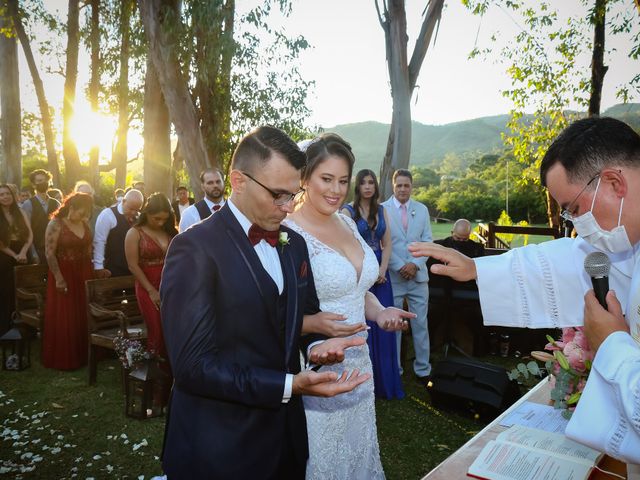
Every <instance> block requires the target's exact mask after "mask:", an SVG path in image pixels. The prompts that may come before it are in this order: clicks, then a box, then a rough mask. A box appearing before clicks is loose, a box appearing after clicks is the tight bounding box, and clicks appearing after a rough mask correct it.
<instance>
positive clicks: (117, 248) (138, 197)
mask: <svg viewBox="0 0 640 480" xmlns="http://www.w3.org/2000/svg"><path fill="white" fill-rule="evenodd" d="M143 202H144V198H143V196H142V193H140V192H139V191H138V190H129V191H128V192H127V193H126V194H125V196H124V198H123V199H122V203H119V204H118V205H115V206H113V207H111V208H105V209H104V210H103V211H102V212H100V215H98V219H97V220H96V233H95V238H94V239H93V268H94V269H95V271H96V277H97V278H107V277H122V276H124V275H131V272H129V267H128V266H127V258H126V256H125V253H124V239H125V237H126V235H127V231H128V230H129V228H131V226H132V225H133V223H134V222H135V221H136V219H137V217H138V213H139V212H140V209H141V208H142V203H143Z"/></svg>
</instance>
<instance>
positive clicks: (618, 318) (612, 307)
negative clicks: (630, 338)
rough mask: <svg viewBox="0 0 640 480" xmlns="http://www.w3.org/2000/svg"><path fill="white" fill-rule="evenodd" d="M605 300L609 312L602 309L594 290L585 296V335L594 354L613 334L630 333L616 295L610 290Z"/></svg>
mask: <svg viewBox="0 0 640 480" xmlns="http://www.w3.org/2000/svg"><path fill="white" fill-rule="evenodd" d="M605 299H606V301H607V309H608V310H605V309H604V308H602V305H600V302H598V299H597V298H596V296H595V294H594V293H593V290H589V291H588V292H587V293H586V295H585V296H584V334H585V335H586V337H587V341H588V342H589V347H591V350H592V351H593V353H594V354H595V352H597V351H598V348H600V345H601V344H602V342H604V341H605V340H606V338H607V337H608V336H609V335H611V334H612V333H614V332H629V326H628V325H627V322H625V321H624V316H623V314H622V307H621V306H620V302H619V301H618V298H617V297H616V293H615V292H614V291H613V290H609V292H607V296H606V297H605Z"/></svg>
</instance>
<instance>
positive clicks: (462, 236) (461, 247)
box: [434, 218, 484, 258]
mask: <svg viewBox="0 0 640 480" xmlns="http://www.w3.org/2000/svg"><path fill="white" fill-rule="evenodd" d="M471 230H472V228H471V222H470V221H469V220H467V219H466V218H459V219H458V220H456V221H455V223H454V224H453V228H452V229H451V235H450V236H449V237H447V238H443V239H442V240H434V243H438V244H440V245H443V246H445V247H447V248H453V249H454V250H457V251H459V252H460V253H463V254H465V255H466V256H467V257H469V258H478V257H482V256H484V246H482V244H481V243H478V242H474V241H473V240H471V239H470V237H471Z"/></svg>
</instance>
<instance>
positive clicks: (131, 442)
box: [0, 343, 516, 479]
mask: <svg viewBox="0 0 640 480" xmlns="http://www.w3.org/2000/svg"><path fill="white" fill-rule="evenodd" d="M34 346H35V343H34ZM438 355H439V353H438V352H435V353H434V354H433V355H432V361H436V360H437V358H438ZM489 360H490V361H493V362H496V361H497V362H498V363H500V361H503V359H499V358H495V357H491V359H489ZM503 363H504V362H503ZM507 363H508V364H510V366H513V364H515V363H516V359H509V360H507ZM98 368H99V369H98V382H97V384H96V385H95V386H92V387H90V386H88V385H87V370H86V368H85V369H81V370H78V371H75V372H57V371H53V370H46V369H44V368H43V367H42V366H41V365H40V363H39V352H37V351H35V352H32V366H31V368H29V369H28V370H25V371H22V372H7V371H0V421H2V425H1V426H0V432H1V433H0V476H4V475H6V476H7V478H25V479H31V478H42V479H61V478H82V479H85V478H95V479H100V478H133V479H138V478H143V476H144V478H145V479H149V478H150V477H151V476H153V475H158V474H160V473H161V471H162V470H161V466H160V460H159V455H160V449H161V446H162V436H163V431H164V419H162V418H160V419H151V420H145V421H139V420H134V419H130V418H127V417H126V416H125V415H124V411H123V409H124V394H123V392H122V387H121V378H120V367H119V363H118V361H117V360H115V359H110V360H103V361H102V362H100V363H99V367H98ZM405 372H407V373H405V378H404V379H403V380H404V387H405V391H406V394H407V396H406V398H405V399H403V400H390V401H385V400H379V401H377V402H376V412H377V423H378V436H379V439H380V449H381V455H382V463H383V465H384V469H385V472H386V474H387V478H389V479H419V478H421V477H422V476H423V475H425V474H426V473H427V472H429V471H430V470H431V469H432V468H434V467H435V466H436V465H438V464H439V463H440V462H441V461H443V460H444V459H445V458H447V457H448V456H449V455H451V454H452V453H453V452H454V451H455V450H456V449H457V448H458V447H460V446H461V445H462V444H463V443H464V442H466V441H467V440H468V439H469V438H471V437H472V436H473V435H474V434H475V433H476V432H478V431H479V430H480V429H482V427H483V426H484V425H485V424H486V423H488V422H489V421H490V420H491V419H489V418H483V419H478V420H476V419H473V418H472V417H471V416H465V415H459V414H455V413H450V412H442V411H439V410H436V409H435V408H433V407H432V406H431V404H430V399H429V395H428V393H427V392H426V390H425V389H424V388H423V387H421V386H420V385H419V384H418V383H417V382H416V381H415V380H414V379H413V373H412V369H411V367H410V365H407V366H406V368H405Z"/></svg>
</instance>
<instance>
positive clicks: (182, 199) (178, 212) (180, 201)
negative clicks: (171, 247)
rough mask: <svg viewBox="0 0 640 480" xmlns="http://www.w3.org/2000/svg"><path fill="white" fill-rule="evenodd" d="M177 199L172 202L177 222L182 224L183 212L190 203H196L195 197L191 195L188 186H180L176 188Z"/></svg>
mask: <svg viewBox="0 0 640 480" xmlns="http://www.w3.org/2000/svg"><path fill="white" fill-rule="evenodd" d="M176 197H177V198H176V200H175V202H173V203H172V204H171V206H172V207H173V214H174V215H175V217H176V224H177V225H179V224H180V219H181V218H182V212H184V211H185V210H186V209H187V208H189V205H193V204H194V203H195V201H194V199H193V197H190V196H189V190H187V187H184V186H182V185H181V186H179V187H178V188H177V189H176Z"/></svg>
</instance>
